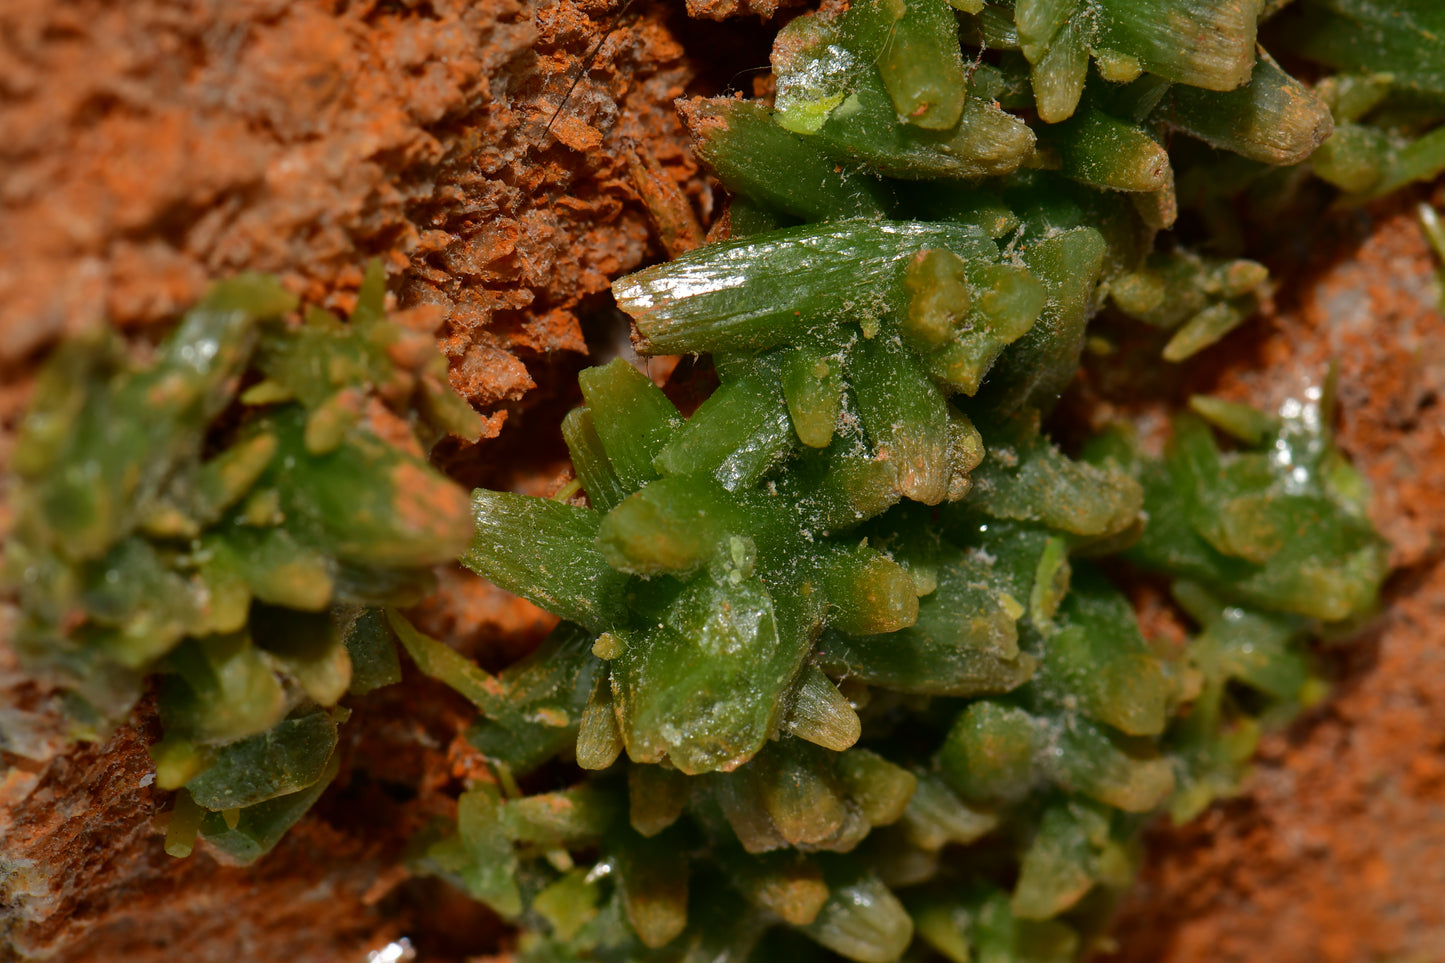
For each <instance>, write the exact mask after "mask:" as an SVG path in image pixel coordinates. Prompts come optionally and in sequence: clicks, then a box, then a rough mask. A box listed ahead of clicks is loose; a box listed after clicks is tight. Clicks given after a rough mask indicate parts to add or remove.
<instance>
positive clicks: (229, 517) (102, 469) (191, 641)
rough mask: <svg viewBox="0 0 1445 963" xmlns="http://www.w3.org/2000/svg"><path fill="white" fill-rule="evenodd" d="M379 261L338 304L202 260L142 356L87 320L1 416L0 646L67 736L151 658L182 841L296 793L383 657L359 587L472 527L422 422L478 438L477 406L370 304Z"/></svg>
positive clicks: (310, 790)
mask: <svg viewBox="0 0 1445 963" xmlns="http://www.w3.org/2000/svg"><path fill="white" fill-rule="evenodd" d="M384 280H385V279H384V274H383V273H382V270H381V267H380V265H379V264H374V265H373V266H372V268H371V269H370V271H369V272H368V273H367V275H366V280H365V283H364V285H363V288H362V290H361V292H360V294H359V297H358V301H357V306H356V309H355V310H354V311H353V312H352V314H351V317H350V319H349V321H348V322H347V323H343V322H341V321H339V320H338V319H336V318H335V317H333V316H332V315H331V314H329V313H327V312H325V311H322V310H318V309H313V310H311V311H308V312H307V313H306V314H305V316H304V319H302V320H300V321H299V322H294V321H288V320H287V316H288V315H290V314H292V313H293V311H294V309H295V307H296V301H295V298H294V297H292V296H291V295H290V294H288V293H287V292H286V291H285V290H283V289H282V288H281V287H280V285H279V284H278V283H277V282H276V281H275V280H274V279H272V278H268V277H259V276H250V277H241V278H237V279H235V280H232V281H228V282H225V283H223V284H218V285H217V286H216V287H215V288H213V289H212V291H211V292H210V294H209V295H208V296H207V297H206V299H205V300H204V301H202V302H201V303H200V304H199V305H197V306H196V307H195V308H194V309H192V310H191V311H190V312H188V313H187V315H186V317H185V319H184V320H183V321H182V322H181V324H180V326H179V328H178V329H177V330H176V331H175V332H174V333H173V334H172V335H171V336H170V337H169V338H168V339H167V340H166V341H165V342H164V343H163V344H160V345H158V346H157V347H156V348H155V350H154V356H153V357H150V358H148V359H144V360H138V359H136V358H134V357H131V356H129V355H128V354H127V353H126V352H125V351H124V349H123V347H122V345H121V343H120V340H119V338H118V337H117V336H116V335H115V334H114V333H112V332H110V331H109V330H108V329H105V328H96V329H95V330H94V331H93V332H92V333H91V334H90V335H87V336H85V337H82V338H78V339H76V340H72V341H69V342H67V343H65V344H63V345H62V346H61V347H60V348H59V349H58V350H57V352H56V354H55V355H54V357H53V358H52V360H51V361H50V362H49V364H48V365H47V367H46V368H45V369H44V371H43V372H42V374H41V375H40V378H39V383H38V385H37V387H36V400H35V403H34V404H33V406H32V407H31V409H30V411H29V412H28V414H27V415H26V417H25V419H24V422H23V424H22V425H21V430H20V434H19V439H18V441H17V445H16V448H15V453H14V461H13V463H12V466H11V467H12V469H13V470H14V472H15V474H16V476H17V479H18V484H17V485H16V486H15V491H14V508H15V518H16V525H15V530H14V532H13V533H12V536H11V538H10V539H9V540H8V542H7V544H6V547H5V559H4V562H5V565H4V574H5V578H6V582H7V583H8V587H9V589H10V590H11V591H13V593H14V594H15V596H16V597H17V600H18V602H19V607H20V611H21V618H20V620H19V624H18V631H17V634H16V637H15V639H14V645H15V648H16V650H17V652H18V654H19V655H20V657H21V659H22V660H23V661H24V663H25V664H26V666H27V667H28V668H29V670H30V671H31V672H32V673H33V674H34V675H35V676H36V677H38V678H39V679H41V680H43V681H45V682H46V683H48V684H50V685H53V686H55V687H57V688H59V689H62V690H63V691H64V692H65V698H66V702H67V706H68V709H69V715H70V717H71V719H72V720H73V723H74V726H75V728H76V734H77V735H80V736H83V737H89V738H98V737H100V736H102V735H104V734H105V733H106V732H107V731H108V730H109V729H110V728H111V727H112V726H113V725H114V724H115V723H116V722H118V721H119V720H120V719H121V718H123V717H124V716H125V715H126V714H127V713H128V712H129V711H130V709H131V708H132V707H133V706H134V705H135V703H136V702H137V701H138V700H139V699H140V697H141V696H142V694H143V692H144V691H145V688H146V685H147V679H148V677H151V676H156V677H157V679H158V681H157V684H156V690H157V691H158V695H159V705H160V714H161V719H162V722H163V724H164V727H165V737H164V739H163V740H162V741H161V742H160V743H159V744H158V745H156V746H155V748H154V749H153V755H154V756H155V759H156V768H157V784H158V785H159V786H160V787H161V788H164V789H179V788H181V787H182V786H184V787H185V789H184V790H183V791H182V792H181V793H180V794H179V795H178V801H177V805H176V810H175V812H174V814H173V817H172V820H171V827H170V831H169V834H168V839H167V848H168V849H169V850H171V851H172V852H174V853H177V854H179V855H184V854H185V853H188V852H189V851H190V848H191V840H192V839H193V838H194V837H195V834H196V832H197V830H198V829H199V830H200V831H201V832H203V833H204V835H205V836H206V837H207V838H208V839H209V840H210V841H211V843H212V845H213V846H214V847H216V848H217V849H219V850H221V851H223V852H226V853H228V854H229V855H231V856H232V857H233V858H236V859H240V860H248V859H252V858H255V857H256V856H258V855H260V854H261V853H262V852H264V851H265V850H267V849H269V848H270V846H271V845H273V844H274V843H275V842H276V841H277V840H278V839H279V838H280V836H281V834H282V833H284V832H285V830H286V828H287V827H289V826H290V825H291V824H292V823H294V822H295V820H296V819H297V818H299V817H300V815H301V814H302V813H304V812H305V811H306V809H307V808H308V807H309V806H310V805H311V804H312V802H314V801H315V799H316V798H317V797H318V796H319V795H320V793H321V791H322V789H324V788H325V786H326V784H327V783H328V782H329V781H330V780H331V777H332V776H333V775H334V774H335V772H336V760H335V758H334V751H333V750H334V749H335V747H336V744H337V726H338V724H339V723H340V722H342V721H344V718H345V715H346V711H345V710H344V709H341V708H338V707H337V703H338V701H339V700H340V699H341V698H342V697H343V696H345V695H346V694H347V693H348V692H352V693H358V692H365V691H367V690H369V689H372V688H375V687H376V686H378V685H384V684H386V683H388V682H393V681H396V680H397V679H399V678H400V672H399V665H398V662H397V656H396V653H395V650H394V649H393V648H392V647H391V642H390V641H389V640H388V638H387V637H386V635H385V634H384V633H385V629H384V627H383V626H382V625H381V623H380V622H379V617H378V616H377V614H376V613H375V612H366V611H364V610H363V609H362V606H366V605H371V606H376V605H387V604H390V605H408V604H414V603H415V602H416V601H418V600H420V599H421V598H422V597H424V596H425V595H426V594H427V593H428V592H429V591H430V590H431V586H432V584H433V576H432V568H433V566H435V565H437V564H439V563H443V562H446V561H449V560H450V559H451V558H453V557H454V556H455V555H456V554H457V553H458V552H459V551H460V550H461V549H462V548H463V547H464V546H465V545H466V542H467V538H468V537H469V535H470V533H471V522H470V517H469V513H468V511H467V500H466V493H465V492H464V491H463V490H462V489H460V488H459V487H458V486H457V485H455V484H454V483H453V482H451V481H450V480H448V479H447V478H446V477H444V476H443V475H441V474H440V473H438V472H437V471H436V470H435V469H433V468H432V467H431V466H429V465H428V464H427V462H426V460H425V458H424V453H423V448H422V440H423V439H424V440H426V441H427V443H428V444H429V443H430V442H431V441H434V440H435V439H436V438H437V437H440V435H441V434H444V433H446V432H449V431H451V432H457V433H459V434H462V435H469V436H471V437H475V436H476V435H477V434H478V432H477V427H478V426H477V416H476V414H475V413H474V412H473V411H472V410H471V409H470V408H469V407H468V406H467V405H466V403H465V402H463V401H462V400H461V399H460V398H459V397H457V396H456V395H455V394H454V393H452V391H451V389H450V387H449V386H448V385H447V380H446V362H445V359H444V358H443V357H442V356H441V354H440V353H439V352H438V351H437V350H436V347H435V344H434V343H433V341H432V339H431V336H430V333H429V332H419V331H412V330H409V329H407V328H405V327H403V326H402V325H399V324H397V323H394V322H392V321H388V320H387V319H386V318H385V317H384V316H383V311H382V308H383V304H382V302H383V298H384V296H385V289H384ZM378 424H389V425H390V426H391V430H390V431H389V432H388V433H387V434H388V437H387V438H383V437H382V436H381V435H379V434H378V433H377V431H376V430H374V426H375V425H378Z"/></svg>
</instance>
